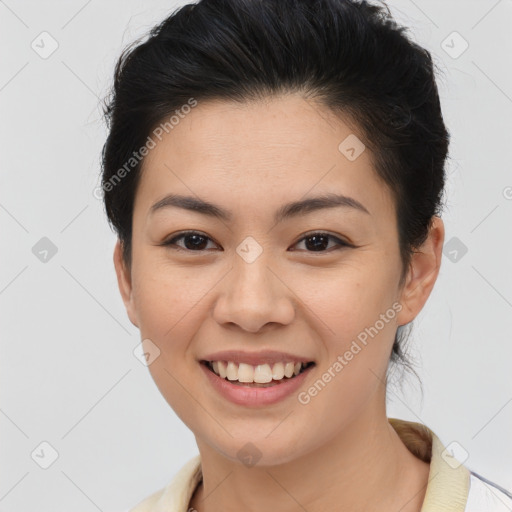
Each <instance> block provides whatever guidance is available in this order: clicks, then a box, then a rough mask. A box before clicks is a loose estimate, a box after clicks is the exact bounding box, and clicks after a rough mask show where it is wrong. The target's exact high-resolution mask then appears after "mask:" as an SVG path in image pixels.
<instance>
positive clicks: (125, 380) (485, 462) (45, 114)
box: [0, 0, 512, 512]
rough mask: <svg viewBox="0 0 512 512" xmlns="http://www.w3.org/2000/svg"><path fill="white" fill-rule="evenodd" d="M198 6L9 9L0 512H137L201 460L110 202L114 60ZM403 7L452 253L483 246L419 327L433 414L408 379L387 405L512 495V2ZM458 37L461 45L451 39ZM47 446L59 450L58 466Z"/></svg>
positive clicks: (442, 281)
mask: <svg viewBox="0 0 512 512" xmlns="http://www.w3.org/2000/svg"><path fill="white" fill-rule="evenodd" d="M183 3H184V2H167V1H163V0H161V1H157V0H154V1H151V2H147V1H146V2H142V1H135V0H123V1H121V0H116V1H104V2H100V1H98V0H90V1H85V0H73V1H67V2H64V1H61V2H57V1H44V2H42V1H34V0H32V1H28V0H24V1H22V0H6V1H0V44H1V48H2V54H1V55H2V65H1V68H0V108H1V116H0V119H1V121H0V130H1V133H0V141H1V144H2V146H1V164H0V169H1V173H2V182H1V183H2V186H1V188H0V223H1V233H2V236H1V243H2V253H1V254H2V258H3V260H2V265H1V266H0V307H1V311H2V330H1V334H2V336H1V343H2V347H1V351H2V359H1V373H0V379H1V382H0V385H1V390H2V394H1V407H0V428H1V439H2V443H1V456H2V465H1V476H0V512H2V511H3V512H5V511H10V512H21V511H24V512H27V511H34V510H38V511H39V512H49V511H51V512H61V511H62V512H63V511H66V512H68V511H69V510H73V511H83V512H93V511H95V510H101V511H114V512H116V511H122V510H125V509H127V508H129V507H131V506H133V505H134V504H135V503H137V502H138V501H140V500H141V499H142V498H144V497H145V496H147V495H148V494H150V493H152V492H154V491H155V490H157V489H159V488H160V487H162V486H164V485H165V484H166V483H167V482H168V481H169V480H170V479H171V477H172V476H173V475H174V473H175V472H176V471H177V470H178V469H179V468H180V467H181V466H182V465H183V464H184V463H185V462H186V461H187V460H188V459H189V458H190V457H192V456H193V455H194V454H196V453H197V448H196V445H195V441H194V437H193V435H192V433H191V432H190V431H188V429H187V428H186V427H185V426H184V425H183V424H182V423H181V421H180V420H179V419H178V418H177V417H176V415H175V414H174V413H173V411H172V410H171V409H170V408H169V407H168V405H167V403H166V402H165V401H164V399H163V398H162V397H161V395H160V394H159V392H158V390H157V388H156V386H155V385H154V383H153V381H152V380H151V377H150V375H149V372H148V370H147V368H146V367H145V366H143V365H142V364H141V363H140V362H139V360H138V359H136V358H135V357H134V355H133V350H134V348H135V346H136V345H137V344H138V342H139V341H140V338H139V332H138V330H137V329H135V328H134V327H133V326H132V325H131V323H130V322H129V320H128V318H127V315H126V313H125V310H124V306H123V303H122V301H121V298H120V295H119V292H118V289H117V283H116V279H115V273H114V268H113V263H112V251H113V247H114V242H115V238H114V235H113V233H112V232H111V231H110V229H109V227H108V225H107V222H106V217H105V216H104V214H103V210H102V204H101V202H100V201H99V200H97V199H95V197H94V196H93V193H92V191H93V189H94V188H95V187H96V186H97V185H98V183H99V169H100V167H99V162H100V151H101V147H102V144H103V142H104V138H105V135H106V130H105V127H104V126H103V122H102V118H101V110H100V101H99V99H101V98H103V97H104V95H105V94H106V92H107V90H108V87H109V86H110V84H111V79H112V74H113V67H114V63H115V60H116V58H117V57H118V55H119V54H120V52H121V50H122V49H123V48H124V47H125V45H126V44H128V43H130V42H131V41H133V40H134V39H135V38H136V37H138V36H140V35H142V34H144V33H145V32H146V31H147V30H148V29H149V28H150V27H151V26H152V25H153V24H154V23H156V22H158V21H160V20H162V19H163V18H164V17H165V16H166V15H167V14H168V13H169V12H170V11H171V10H172V9H173V8H174V7H176V6H178V5H182V4H183ZM389 4H390V5H391V8H392V11H393V12H394V14H395V15H396V17H397V18H398V20H399V21H401V22H403V23H405V24H406V25H407V26H409V27H410V28H411V32H412V34H413V36H414V38H415V39H416V40H417V41H418V42H419V43H420V44H423V45H424V46H425V47H427V48H428V49H429V50H430V51H431V52H432V53H433V56H434V59H435V61H436V63H437V64H438V65H439V66H440V68H441V69H442V75H440V76H439V87H440V93H441V100H442V105H443V111H444V115H445V119H446V123H447V125H448V128H449V130H450V132H451V135H452V143H451V153H450V154H451V161H450V163H449V166H448V172H449V183H448V193H447V199H448V208H447V209H446V211H445V213H444V215H443V219H444V221H445V225H446V242H449V241H450V240H451V239H452V238H453V237H456V239H457V240H455V241H452V242H451V243H455V244H459V247H460V246H461V244H464V245H465V246H466V247H467V253H466V254H465V255H463V256H460V255H461V254H462V253H461V252H460V250H459V253H458V254H459V257H458V259H457V261H452V259H453V253H452V255H450V254H448V251H446V255H445V256H443V262H442V267H441V272H440V276H439V279H438V282H437V284H436V286H435V290H434V292H433V294H432V296H431V297H430V299H429V301H428V303H427V305H426V306H425V308H424V310H423V311H422V313H421V315H420V316H419V317H418V318H417V319H416V320H415V325H416V327H415V330H414V331H413V336H414V339H413V342H412V356H413V357H415V358H416V359H417V360H418V365H419V369H418V372H419V374H420V376H421V378H422V380H423V383H424V389H425V398H424V401H423V402H421V400H420V396H419V393H418V390H417V388H416V387H415V383H414V380H413V379H410V382H411V384H410V392H409V393H405V394H401V393H395V392H390V393H389V396H390V400H389V408H388V416H391V417H400V418H404V419H409V420H413V421H420V422H423V423H425V424H427V425H428V426H429V427H430V428H432V429H433V430H434V432H436V433H437V435H438V436H440V438H441V440H442V441H443V442H444V443H445V445H447V444H449V443H451V442H452V441H457V442H458V443H459V444H460V445H461V446H462V447H463V448H464V449H465V450H466V451H467V452H468V453H469V458H468V459H467V460H466V461H465V464H466V465H467V466H468V467H470V468H471V469H473V470H475V471H477V472H479V473H481V474H482V475H484V476H486V477H487V478H489V479H491V480H494V481H495V482H496V483H499V484H501V485H503V486H506V487H507V488H509V489H510V488H512V464H511V461H512V438H511V433H512V403H511V402H512V382H511V379H510V373H511V359H512V357H511V356H512V336H511V330H512V272H511V270H510V262H511V261H512V244H511V220H512V200H511V199H512V172H511V163H510V162H511V157H512V152H511V142H512V141H511V134H512V130H511V116H512V73H511V55H512V38H511V37H510V30H511V23H512V2H511V1H510V0H501V1H496V0H479V1H468V0H458V1H454V0H451V1H446V0H443V1H432V0H429V1H426V0H423V1H420V0H417V1H415V2H413V1H410V0H400V1H398V0H397V1H392V2H389ZM43 31H47V32H49V33H50V34H51V36H52V37H53V38H54V39H55V40H56V41H57V42H58V45H59V46H58V49H57V50H56V51H55V52H54V53H53V54H52V55H51V56H49V57H48V58H47V59H43V58H41V57H40V56H39V54H38V53H36V51H34V50H33V49H32V47H31V44H32V41H34V40H35V41H36V43H37V42H38V41H39V40H40V39H38V37H39V34H40V33H41V32H43ZM453 31H457V32H458V33H459V34H460V35H461V36H462V37H463V38H464V39H465V40H466V41H467V42H468V43H469V47H468V49H467V50H466V51H465V52H464V53H463V54H462V55H460V56H459V57H458V58H453V57H452V56H450V55H448V53H447V52H446V51H445V50H444V49H443V46H442V45H443V41H445V40H446V38H447V37H449V36H450V34H452V32H453ZM450 41H455V42H454V43H450ZM444 44H445V45H446V44H448V45H451V46H453V47H454V48H453V49H452V52H453V51H456V50H457V49H459V48H460V41H457V40H453V36H450V38H449V39H448V40H447V43H444ZM39 45H40V46H41V45H42V43H39ZM45 48H47V49H48V48H49V46H48V40H47V42H46V43H45ZM507 187H508V188H507ZM42 237H48V238H49V239H50V240H51V241H52V242H53V244H55V246H56V247H57V253H56V254H55V255H54V256H53V257H51V258H49V260H48V261H47V262H46V263H44V262H42V261H40V260H39V259H38V258H37V257H36V256H35V255H34V254H33V252H32V248H33V246H34V245H35V244H36V243H37V242H38V241H39V240H40V239H41V238H42ZM454 247H456V246H454ZM445 248H446V247H445ZM450 250H451V249H450ZM407 387H408V386H406V388H407ZM43 441H46V442H48V443H49V444H50V445H51V446H52V447H53V448H54V449H55V450H56V451H57V452H58V454H59V456H58V458H57V460H56V461H55V462H54V463H53V464H52V465H51V466H50V467H49V468H48V469H42V468H41V467H40V466H39V464H41V463H44V462H45V460H44V459H45V458H46V462H48V460H49V459H48V457H50V456H51V450H50V449H49V448H47V447H46V448H45V446H44V445H43V446H42V447H41V446H40V443H41V442H43ZM34 450H36V451H35V454H36V455H34V458H32V456H31V453H32V452H34ZM36 461H37V462H39V464H38V463H37V462H36Z"/></svg>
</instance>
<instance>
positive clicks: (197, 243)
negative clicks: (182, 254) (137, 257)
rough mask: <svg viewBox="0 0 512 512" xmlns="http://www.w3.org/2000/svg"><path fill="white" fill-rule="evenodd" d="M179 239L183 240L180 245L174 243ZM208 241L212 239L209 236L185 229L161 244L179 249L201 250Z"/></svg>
mask: <svg viewBox="0 0 512 512" xmlns="http://www.w3.org/2000/svg"><path fill="white" fill-rule="evenodd" d="M179 240H183V245H182V246H180V245H178V244H177V243H176V242H178V241H179ZM208 241H212V240H211V238H210V237H208V236H206V235H203V234H202V233H199V232H198V231H187V232H185V233H181V234H180V235H178V236H175V237H174V238H171V239H170V240H168V241H166V242H164V243H163V244H162V245H164V246H170V247H171V248H173V249H176V250H179V251H180V250H181V251H191V252H202V251H204V250H205V249H206V247H207V245H208Z"/></svg>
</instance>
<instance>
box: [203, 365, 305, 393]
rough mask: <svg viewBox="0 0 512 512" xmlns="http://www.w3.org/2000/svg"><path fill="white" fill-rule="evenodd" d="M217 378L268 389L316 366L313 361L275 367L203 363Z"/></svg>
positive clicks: (240, 384) (239, 384)
mask: <svg viewBox="0 0 512 512" xmlns="http://www.w3.org/2000/svg"><path fill="white" fill-rule="evenodd" d="M201 364H202V365H204V366H206V368H208V370H209V371H211V372H212V373H214V374H215V375H216V376H217V377H219V378H221V379H223V380H226V381H228V382H230V383H231V384H235V385H237V386H243V387H250V388H266V387H270V386H276V385H279V384H282V383H284V382H287V381H289V380H292V379H294V378H295V377H296V376H297V375H300V374H301V373H304V372H305V371H307V370H308V369H309V368H311V367H313V366H315V363H314V362H313V361H309V362H306V363H295V364H293V363H287V364H284V363H276V364H274V365H272V366H271V365H268V364H265V365H258V366H252V365H247V364H244V363H240V364H237V363H233V362H228V361H201Z"/></svg>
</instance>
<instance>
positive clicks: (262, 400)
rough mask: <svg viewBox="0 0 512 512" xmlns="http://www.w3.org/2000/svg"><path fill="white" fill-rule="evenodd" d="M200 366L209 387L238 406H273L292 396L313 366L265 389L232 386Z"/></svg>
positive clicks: (202, 365) (205, 367) (201, 364)
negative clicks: (208, 382) (209, 384)
mask: <svg viewBox="0 0 512 512" xmlns="http://www.w3.org/2000/svg"><path fill="white" fill-rule="evenodd" d="M200 366H201V368H202V369H203V371H204V372H205V374H206V377H207V378H208V380H209V381H210V383H211V385H212V386H213V387H214V389H216V390H217V391H218V392H219V393H220V394H221V395H222V396H223V397H224V398H226V399H227V400H229V401H231V402H233V403H235V404H238V405H246V406H258V405H270V404H275V403H277V402H279V401H280V400H284V399H285V398H286V397H288V396H290V395H291V394H293V393H294V392H295V391H297V389H298V388H299V387H300V385H301V384H302V383H303V382H304V379H305V378H306V377H307V374H308V373H309V371H310V370H311V369H312V368H314V366H315V365H311V366H309V367H308V368H306V369H305V370H304V371H303V372H302V373H299V375H296V376H295V377H293V378H291V379H287V378H285V380H283V381H281V382H280V383H279V384H275V385H274V386H269V387H266V388H251V387H248V386H243V385H242V386H240V385H238V384H232V383H231V382H230V381H229V380H227V379H222V378H221V377H219V376H218V375H217V374H216V373H214V372H212V371H211V370H210V369H209V368H208V367H207V366H206V365H205V364H203V363H200Z"/></svg>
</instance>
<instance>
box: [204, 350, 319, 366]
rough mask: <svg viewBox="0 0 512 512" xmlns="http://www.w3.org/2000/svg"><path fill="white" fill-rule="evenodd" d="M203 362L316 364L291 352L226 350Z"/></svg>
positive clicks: (210, 355)
mask: <svg viewBox="0 0 512 512" xmlns="http://www.w3.org/2000/svg"><path fill="white" fill-rule="evenodd" d="M201 361H233V362H234V363H246V364H251V365H259V364H274V363H287V362H293V363H309V362H314V361H313V359H311V358H310V357H307V356H298V355H295V354H290V353H289V352H276V351H275V350H262V351H260V352H246V351H244V350H224V351H222V352H215V353H212V354H207V355H205V356H204V357H202V358H201Z"/></svg>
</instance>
